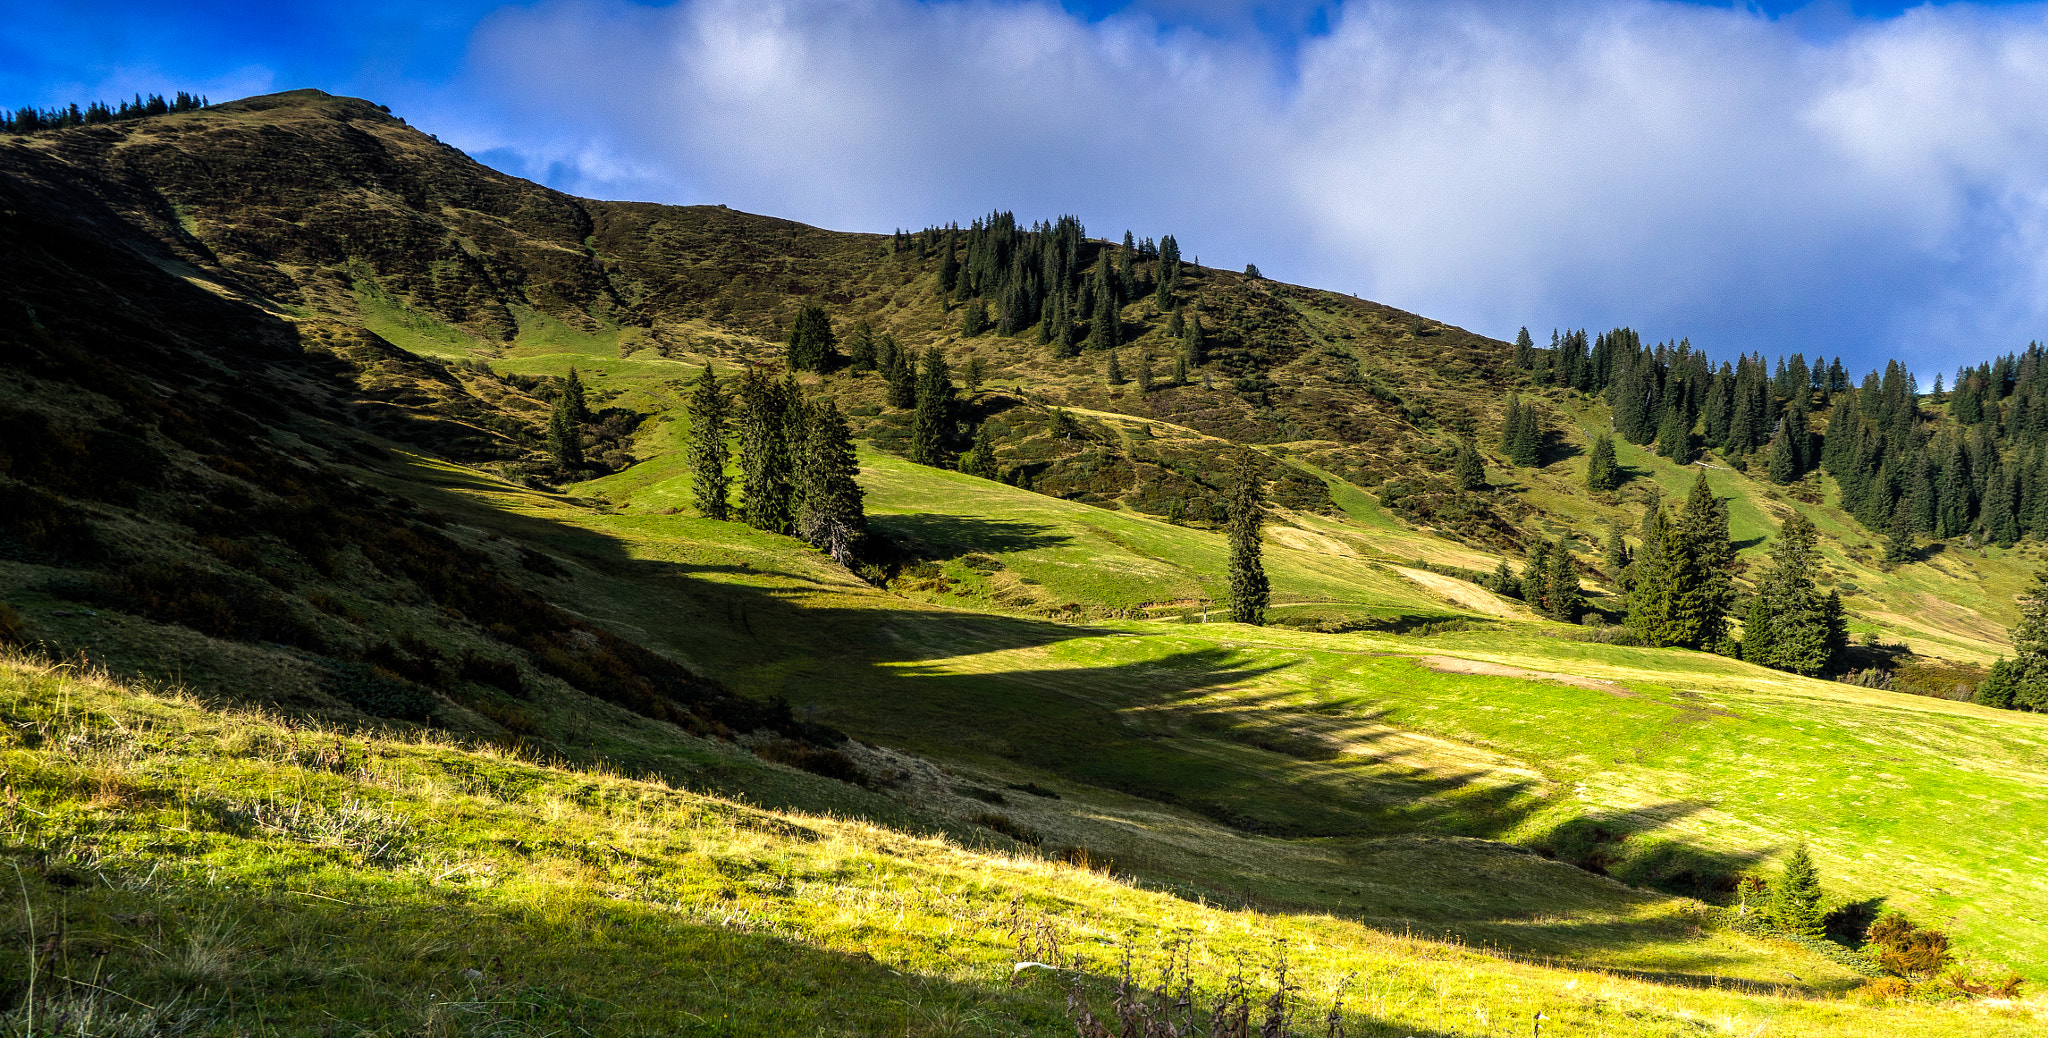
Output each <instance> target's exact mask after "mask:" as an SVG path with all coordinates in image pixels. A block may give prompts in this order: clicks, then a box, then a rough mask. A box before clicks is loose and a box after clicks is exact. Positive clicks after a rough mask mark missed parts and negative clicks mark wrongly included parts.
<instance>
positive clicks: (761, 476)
mask: <svg viewBox="0 0 2048 1038" xmlns="http://www.w3.org/2000/svg"><path fill="white" fill-rule="evenodd" d="M790 404H791V401H790V400H789V399H788V397H787V395H786V394H785V393H784V391H783V387H781V386H779V385H777V384H775V383H774V382H771V381H769V379H768V377H767V376H766V375H764V374H762V373H761V370H760V369H759V368H751V367H750V368H748V369H747V372H746V374H744V375H742V376H740V414H739V426H740V487H741V491H742V493H743V494H744V497H743V499H742V501H741V502H740V512H741V515H742V517H743V518H745V519H746V521H747V525H748V526H751V527H753V528H755V529H757V530H766V531H768V532H769V533H788V532H789V529H790V523H791V522H792V521H793V520H794V519H795V518H796V516H795V514H794V511H793V509H792V505H793V503H794V502H793V497H794V494H795V486H794V484H795V476H796V474H795V471H794V465H793V464H792V458H791V455H790V444H789V410H790Z"/></svg>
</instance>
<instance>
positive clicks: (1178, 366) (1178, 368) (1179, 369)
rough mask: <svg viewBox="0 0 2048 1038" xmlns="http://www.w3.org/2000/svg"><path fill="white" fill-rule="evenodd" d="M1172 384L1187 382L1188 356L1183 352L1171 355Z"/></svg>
mask: <svg viewBox="0 0 2048 1038" xmlns="http://www.w3.org/2000/svg"><path fill="white" fill-rule="evenodd" d="M1173 384H1174V385H1176V386H1185V385H1187V384H1188V358H1187V355H1186V354H1184V353H1176V354H1174V355H1173Z"/></svg>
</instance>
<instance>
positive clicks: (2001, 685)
mask: <svg viewBox="0 0 2048 1038" xmlns="http://www.w3.org/2000/svg"><path fill="white" fill-rule="evenodd" d="M1958 381H1961V380H1960V379H1959V380H1958ZM2006 633H2007V637H2009V638H2010V639H2011V640H2012V647H2013V658H2012V659H2003V658H2001V659H1999V661H1998V662H1996V663H1994V664H1992V665H1991V673H1990V674H1988V675H1986V676H1985V678H1984V680H1983V681H1982V682H1981V683H1979V684H1978V686H1977V696H1976V701H1977V702H1979V703H1982V704H1983V705H1985V706H1995V707H2002V708H2004V709H2007V710H2031V711H2034V712H2035V713H2048V566H2043V567H2042V568H2040V569H2038V570H2036V571H2035V572H2034V582H2033V584H2032V585H2030V586H2029V587H2028V588H2027V590H2026V592H2025V593H2024V594H2022V595H2021V596H2020V622H2019V623H2018V624H2017V625H2015V626H2014V627H2012V628H2011V629H2010V630H2009V631H2007V632H2006Z"/></svg>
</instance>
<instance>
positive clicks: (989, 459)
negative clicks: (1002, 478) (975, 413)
mask: <svg viewBox="0 0 2048 1038" xmlns="http://www.w3.org/2000/svg"><path fill="white" fill-rule="evenodd" d="M960 471H962V472H965V473H967V474H968V475H970V476H980V477H981V478H983V479H996V478H998V477H999V475H1000V469H999V467H998V465H997V463H996V447H995V443H994V441H992V440H991V439H990V437H989V433H988V423H987V422H983V423H981V424H980V425H977V426H975V427H974V443H973V445H972V446H970V447H969V448H968V450H967V453H965V454H962V455H960Z"/></svg>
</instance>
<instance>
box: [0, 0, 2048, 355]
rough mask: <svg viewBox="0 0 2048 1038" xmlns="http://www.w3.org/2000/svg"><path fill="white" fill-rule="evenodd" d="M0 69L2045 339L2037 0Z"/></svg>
mask: <svg viewBox="0 0 2048 1038" xmlns="http://www.w3.org/2000/svg"><path fill="white" fill-rule="evenodd" d="M0 26H4V28H0V103H4V104H7V105H19V104H39V105H48V104H56V103H63V102H69V101H74V100H77V101H81V102H82V101H86V100H91V99H94V98H115V97H122V96H127V95H129V94H133V93H136V92H165V93H169V92H172V91H176V90H181V89H182V90H195V91H199V92H204V93H206V94H208V95H210V96H211V97H212V98H213V99H215V100H223V99H226V98H229V97H234V96H240V95H244V94H250V93H260V92H266V91H270V90H281V89H289V88H295V87H300V86H315V87H319V88H322V89H326V90H329V91H333V92H336V93H346V94H353V95H357V96H364V97H370V98H373V99H375V100H378V101H381V102H384V103H386V104H389V105H391V106H392V108H393V110H394V111H396V112H398V113H399V114H402V115H404V116H406V117H407V118H408V119H409V120H410V121H411V122H412V123H414V124H415V125H417V126H420V127H422V128H424V129H428V130H432V131H434V132H436V133H438V134H439V135H440V136H441V137H443V138H444V139H446V140H448V141H450V142H451V143H454V144H456V145H458V146H460V147H463V148H464V149H466V150H468V151H469V152H470V153H471V154H473V155H476V156H477V157H478V158H480V159H482V160H484V161H487V162H489V163H491V164H493V165H496V166H498V167H499V168H502V169H505V170H507V171H509V172H514V173H517V174H519V175H522V176H529V177H533V178H534V179H538V180H541V181H543V182H545V183H548V184H551V185H552V186H555V187H559V188H562V189H563V190H568V191H573V192H576V193H579V194H586V195H592V196H598V197H612V198H639V199H650V200H656V201H668V202H679V203H699V202H720V203H726V204H730V205H732V206H734V207H735V208H740V209H745V210H749V211H753V212H763V213H771V214H774V215H778V216H785V217H789V218H792V219H799V220H804V221H807V222H811V223H816V224H820V225H823V226H828V227H835V228H844V229H855V230H874V231H886V230H889V229H892V228H894V227H897V226H903V227H917V226H922V225H924V224H926V223H931V222H942V221H945V220H960V221H962V222H965V221H966V220H969V219H971V218H973V217H974V216H976V215H979V214H981V213H984V212H986V211H988V210H989V209H992V208H1006V209H1013V210H1015V211H1016V212H1017V213H1018V215H1019V216H1020V217H1023V218H1026V219H1035V218H1040V217H1049V216H1052V215H1055V214H1058V213H1062V212H1072V213H1076V214H1078V215H1080V216H1081V217H1082V219H1083V220H1084V221H1085V222H1086V223H1087V224H1088V226H1089V227H1090V229H1091V230H1092V231H1094V232H1096V233H1099V234H1104V235H1117V234H1121V232H1122V231H1123V230H1124V229H1125V228H1130V229H1132V230H1135V231H1136V232H1137V233H1138V234H1140V235H1150V236H1154V237H1156V236H1159V235H1162V234H1168V233H1171V234H1173V235H1175V236H1176V237H1177V238H1178V239H1179V240H1180V241H1181V242H1182V243H1184V244H1183V248H1184V250H1185V251H1187V252H1189V253H1192V254H1194V255H1198V256H1200V257H1201V259H1202V260H1203V261H1204V262H1206V263H1210V264H1212V265H1223V266H1230V267H1238V266H1242V265H1243V264H1244V263H1245V262H1247V261H1255V262H1257V263H1258V264H1259V266H1260V267H1261V268H1262V269H1263V270H1264V271H1265V272H1266V273H1267V274H1269V275H1271V276H1275V277H1280V278H1284V279H1286V280H1290V281H1299V282H1303V283H1306V284H1312V285H1317V286H1321V287H1326V288H1332V289H1338V290H1342V291H1348V292H1357V293H1358V294H1360V295H1364V296H1366V297H1368V298H1374V299H1379V300H1382V301H1384V302H1388V303H1391V304H1394V305H1397V306H1402V307H1405V308H1408V309H1412V310H1417V311H1420V312H1423V313H1426V314H1429V315H1431V316H1435V317H1439V318H1442V319H1445V320H1449V321H1452V322H1454V323H1457V324H1462V325H1465V326H1467V327H1471V328H1474V329H1476V330H1479V331H1483V332H1486V333H1489V334H1493V335H1498V336H1502V337H1508V336H1512V335H1513V334H1514V331H1515V329H1516V328H1517V327H1518V326H1521V325H1524V324H1526V325H1528V326H1529V327H1530V328H1532V329H1533V330H1535V331H1536V332H1537V333H1538V335H1539V337H1546V336H1547V335H1548V332H1549V330H1550V329H1551V328H1553V327H1577V326H1586V327H1592V328H1594V329H1600V328H1606V327H1609V326H1612V325H1616V324H1630V325H1634V326H1635V327H1637V328H1639V329H1642V330H1643V331H1644V333H1645V335H1646V336H1649V337H1653V338H1676V337H1679V336H1688V337H1690V338H1691V339H1692V340H1693V341H1694V342H1695V343H1696V344H1699V345H1703V346H1705V347H1707V348H1708V349H1709V350H1711V351H1712V352H1713V353H1714V354H1715V355H1716V356H1721V357H1727V356H1731V355H1732V354H1733V353H1734V352H1736V351H1738V350H1763V351H1766V352H1771V353H1777V352H1790V351H1792V350H1802V351H1805V352H1806V353H1808V354H1809V355H1813V354H1824V355H1829V356H1833V355H1837V354H1840V355H1843V356H1845V357H1846V358H1847V359H1848V361H1849V362H1850V363H1851V364H1852V365H1854V366H1856V367H1858V368H1859V369H1862V368H1868V367H1870V366H1872V365H1875V364H1879V363H1882V361H1883V359H1884V358H1886V357H1890V356H1900V357H1904V358H1906V359H1907V360H1909V362H1911V363H1912V364H1913V366H1914V368H1915V369H1916V370H1918V371H1919V372H1920V373H1921V374H1922V377H1923V378H1925V379H1928V380H1931V378H1932V376H1933V375H1934V373H1935V372H1937V371H1950V372H1952V371H1953V370H1954V368H1955V365H1956V364H1957V363H1958V362H1959V361H1962V360H1966V359H1967V360H1971V361H1974V360H1976V359H1979V358H1982V357H1984V356H1987V355H1990V354H1992V353H1994V352H1999V353H2002V352H2006V351H2009V350H2013V349H2017V348H2020V347H2023V346H2024V345H2025V344H2026V342H2027V341H2028V340H2029V339H2033V338H2044V337H2048V8H2044V6H2043V5H2041V4H2035V3H2013V4H1988V5H1987V4H1945V5H1907V4H1903V3H1898V2H1886V3H1846V2H1832V3H1825V2H1824V3H1813V4H1797V3H1751V4H1737V5H1729V4H1718V5H1717V4H1707V3H1682V2H1675V0H1589V2H1582V3H1570V4H1565V3H1540V2H1536V0H1520V2H1493V3H1488V2H1478V0H1465V2H1461V0H1434V2H1423V0H1412V2H1410V0H1378V2H1368V0H1345V2H1317V0H1270V2H1265V3H1231V2H1227V0H1133V2H1105V0H1065V2H1063V3H1062V2H1054V0H946V2H922V0H815V2H812V0H682V2H678V3H674V4H661V5H655V4H637V3H631V2H628V0H548V2H542V3H527V4H503V3H490V2H471V0H454V2H444V3H433V4H423V3H418V2H416V0H415V2H411V3H393V2H385V0H366V2H362V3H355V4H349V5H340V4H310V3H292V2H273V3H264V4H239V3H219V2H205V0H199V2H186V3H181V4H178V5H138V4H133V3H113V2H104V0H102V2H59V3H51V2H48V0H44V2H41V3H29V2H23V0H0Z"/></svg>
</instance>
